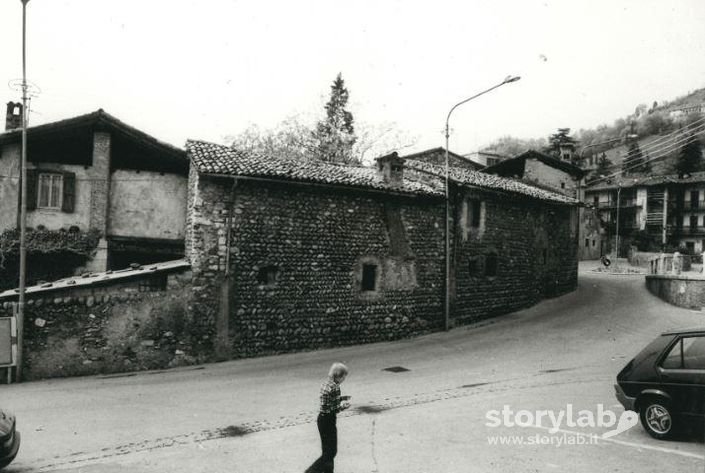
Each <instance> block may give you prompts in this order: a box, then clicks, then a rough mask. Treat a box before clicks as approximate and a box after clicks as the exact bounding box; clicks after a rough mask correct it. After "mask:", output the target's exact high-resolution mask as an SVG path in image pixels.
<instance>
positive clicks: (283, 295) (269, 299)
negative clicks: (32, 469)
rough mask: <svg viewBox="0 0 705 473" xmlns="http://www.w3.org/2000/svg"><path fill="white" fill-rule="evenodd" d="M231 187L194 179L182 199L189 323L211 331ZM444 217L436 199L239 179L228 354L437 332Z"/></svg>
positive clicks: (228, 182)
mask: <svg viewBox="0 0 705 473" xmlns="http://www.w3.org/2000/svg"><path fill="white" fill-rule="evenodd" d="M231 187H232V180H224V181H216V180H214V179H209V178H205V179H204V178H203V176H201V177H200V186H199V189H198V192H197V196H195V197H193V198H192V199H190V200H191V201H192V202H193V203H194V205H193V207H192V210H193V212H192V214H193V215H192V216H190V217H189V218H191V219H193V222H194V223H193V228H194V230H193V231H194V235H193V238H192V243H191V245H192V246H191V249H190V251H191V252H192V253H193V254H192V259H191V263H192V268H193V273H194V298H195V301H194V302H195V304H194V310H195V311H196V314H195V318H196V319H197V320H200V321H202V322H204V323H209V324H210V325H211V326H215V321H216V320H217V318H218V316H219V314H218V306H219V303H218V301H219V299H220V297H221V294H222V292H221V291H222V287H223V286H222V284H223V277H222V274H223V272H224V270H225V265H226V263H225V260H226V254H225V252H226V247H227V246H226V239H227V235H226V231H225V229H226V226H227V222H228V219H229V215H230V211H229V208H228V201H230V192H231ZM192 196H193V193H192ZM443 216H444V205H443V201H442V200H441V199H438V198H435V199H418V198H413V197H400V196H397V197H395V196H393V195H389V194H383V193H377V194H372V193H363V192H359V191H354V190H345V189H343V190H338V189H336V190H332V189H329V188H315V187H311V186H296V185H277V184H272V183H254V182H248V181H240V182H239V183H238V187H237V191H236V199H235V202H234V206H233V209H232V219H231V220H232V229H233V231H232V242H231V245H230V249H231V253H230V264H231V270H232V279H231V288H232V291H231V297H230V313H229V317H228V321H227V327H228V339H229V343H230V348H231V350H232V355H233V356H250V355H255V354H261V353H273V352H283V351H293V350H301V349H311V348H322V347H328V346H336V345H346V344H355V343H367V342H373V341H379V340H389V339H396V338H400V337H407V336H411V335H416V334H420V333H425V332H429V331H432V330H438V329H439V328H441V326H442V321H443V319H442V317H443V299H444V292H443V284H444V242H443V238H442V236H443ZM370 268H375V269H374V270H372V269H370ZM366 271H368V272H369V271H374V272H375V279H376V281H375V284H374V287H373V288H372V290H363V288H362V286H363V285H364V282H363V280H364V279H365V277H366V276H365V272H366ZM369 277H370V274H367V278H369ZM366 282H367V283H369V281H366Z"/></svg>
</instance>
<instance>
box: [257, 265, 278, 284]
mask: <svg viewBox="0 0 705 473" xmlns="http://www.w3.org/2000/svg"><path fill="white" fill-rule="evenodd" d="M278 274H279V268H277V267H276V266H265V267H264V268H260V270H259V271H258V272H257V284H259V285H261V286H274V285H275V284H276V282H277V275H278Z"/></svg>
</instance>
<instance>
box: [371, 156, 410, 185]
mask: <svg viewBox="0 0 705 473" xmlns="http://www.w3.org/2000/svg"><path fill="white" fill-rule="evenodd" d="M375 161H377V176H379V178H380V179H381V180H382V181H384V182H386V183H388V184H391V185H393V186H402V185H404V158H400V157H399V155H398V154H397V152H396V151H395V152H394V153H392V154H388V155H386V156H380V157H379V158H376V159H375Z"/></svg>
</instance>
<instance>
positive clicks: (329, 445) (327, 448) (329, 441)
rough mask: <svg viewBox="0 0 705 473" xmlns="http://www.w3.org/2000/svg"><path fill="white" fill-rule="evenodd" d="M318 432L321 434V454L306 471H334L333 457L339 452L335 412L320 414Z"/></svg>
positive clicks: (307, 472)
mask: <svg viewBox="0 0 705 473" xmlns="http://www.w3.org/2000/svg"><path fill="white" fill-rule="evenodd" d="M317 424H318V433H319V434H320V435H321V451H322V453H321V456H320V457H319V458H318V459H317V460H316V461H315V462H313V464H312V465H311V466H309V467H308V469H307V470H306V473H319V472H320V473H333V459H334V458H335V455H336V453H338V427H337V426H336V425H335V414H318V421H317Z"/></svg>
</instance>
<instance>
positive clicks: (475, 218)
mask: <svg viewBox="0 0 705 473" xmlns="http://www.w3.org/2000/svg"><path fill="white" fill-rule="evenodd" d="M481 208H482V205H481V202H480V201H479V200H471V201H470V202H469V203H468V212H469V213H470V215H469V216H468V222H470V226H471V227H475V228H477V227H479V226H480V210H481Z"/></svg>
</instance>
